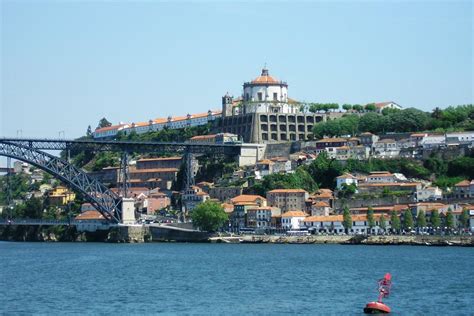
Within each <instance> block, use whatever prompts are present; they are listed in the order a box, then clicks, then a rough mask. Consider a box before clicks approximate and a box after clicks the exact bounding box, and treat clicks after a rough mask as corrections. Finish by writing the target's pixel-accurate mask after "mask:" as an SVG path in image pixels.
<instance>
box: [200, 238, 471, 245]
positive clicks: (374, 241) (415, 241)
mask: <svg viewBox="0 0 474 316" xmlns="http://www.w3.org/2000/svg"><path fill="white" fill-rule="evenodd" d="M209 241H210V242H212V243H256V244H257V243H270V244H349V245H413V246H463V247H474V236H421V235H411V236H403V235H385V236H380V235H379V236H362V235H357V236H339V235H327V236H326V235H309V236H273V235H243V236H230V237H229V236H218V237H210V238H209Z"/></svg>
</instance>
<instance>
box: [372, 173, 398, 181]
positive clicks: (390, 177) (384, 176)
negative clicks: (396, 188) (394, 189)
mask: <svg viewBox="0 0 474 316" xmlns="http://www.w3.org/2000/svg"><path fill="white" fill-rule="evenodd" d="M366 182H367V183H393V182H396V177H395V175H394V174H391V173H390V172H388V171H372V172H371V173H370V174H369V175H368V176H367V179H366Z"/></svg>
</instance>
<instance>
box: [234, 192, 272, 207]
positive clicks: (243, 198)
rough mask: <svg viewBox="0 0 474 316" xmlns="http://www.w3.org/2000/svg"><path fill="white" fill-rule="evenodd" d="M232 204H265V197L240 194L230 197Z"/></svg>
mask: <svg viewBox="0 0 474 316" xmlns="http://www.w3.org/2000/svg"><path fill="white" fill-rule="evenodd" d="M230 202H231V203H232V204H234V205H235V204H238V203H248V204H254V205H257V206H267V199H266V198H264V197H263V196H260V195H250V194H242V195H239V196H236V197H234V198H232V199H230Z"/></svg>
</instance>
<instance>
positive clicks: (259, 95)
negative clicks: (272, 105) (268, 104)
mask: <svg viewBox="0 0 474 316" xmlns="http://www.w3.org/2000/svg"><path fill="white" fill-rule="evenodd" d="M257 98H258V101H263V95H262V93H261V92H259V93H257Z"/></svg>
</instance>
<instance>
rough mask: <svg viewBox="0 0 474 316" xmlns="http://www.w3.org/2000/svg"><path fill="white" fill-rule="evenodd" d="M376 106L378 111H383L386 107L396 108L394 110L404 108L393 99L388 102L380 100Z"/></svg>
mask: <svg viewBox="0 0 474 316" xmlns="http://www.w3.org/2000/svg"><path fill="white" fill-rule="evenodd" d="M375 107H376V108H377V111H378V112H382V111H383V110H384V109H394V110H402V109H403V107H402V106H401V105H399V104H397V103H395V102H393V101H388V102H380V103H375Z"/></svg>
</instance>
